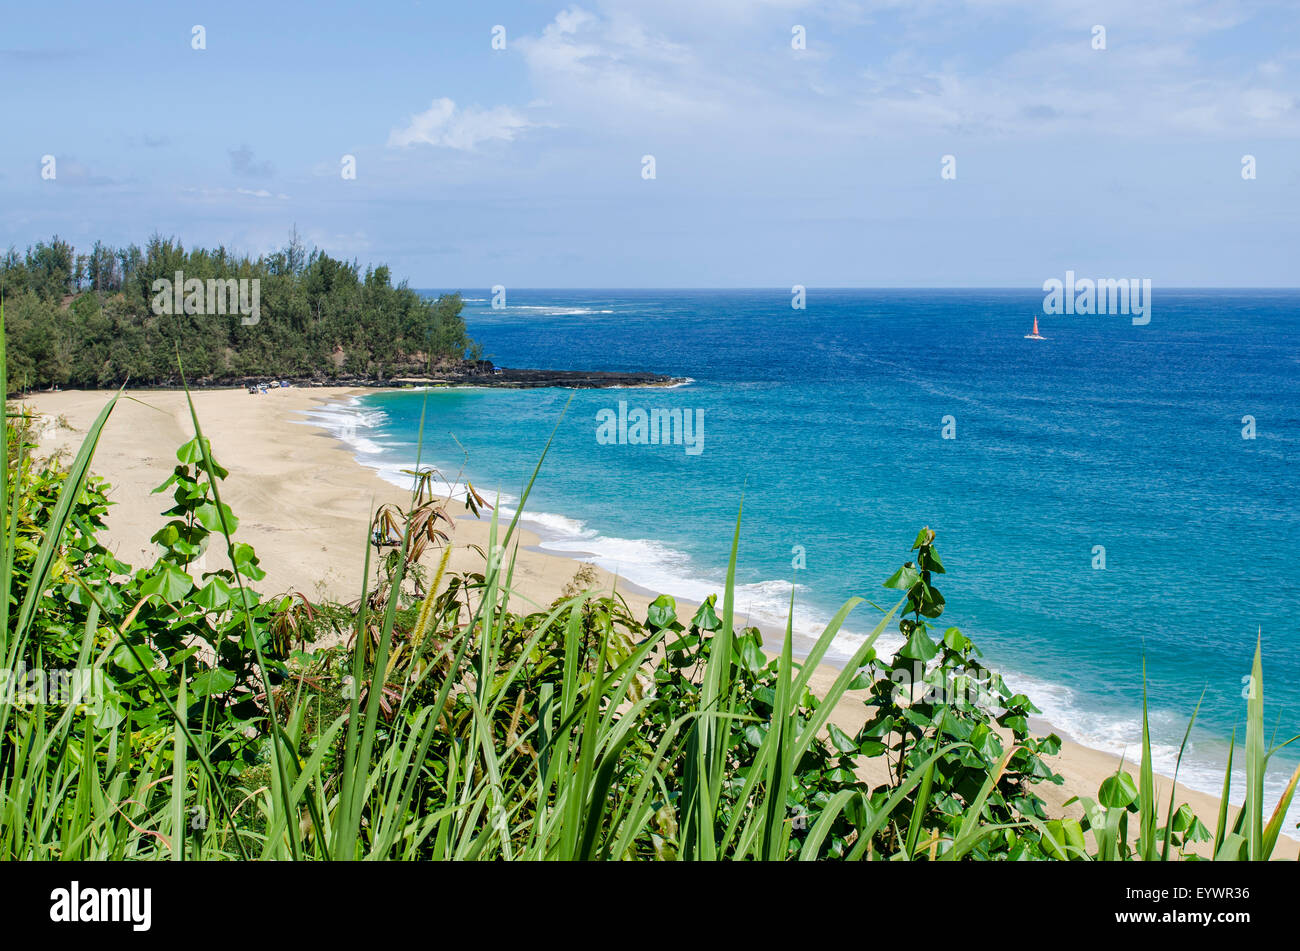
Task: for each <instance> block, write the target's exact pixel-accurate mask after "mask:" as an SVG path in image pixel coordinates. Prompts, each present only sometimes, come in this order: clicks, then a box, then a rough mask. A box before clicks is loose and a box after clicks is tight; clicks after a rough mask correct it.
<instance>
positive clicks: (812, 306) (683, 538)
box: [322, 289, 1300, 791]
mask: <svg viewBox="0 0 1300 951" xmlns="http://www.w3.org/2000/svg"><path fill="white" fill-rule="evenodd" d="M1042 297H1043V295H1042V293H1041V292H1036V291H969V290H966V291H959V290H954V291H929V290H927V291H850V290H834V291H830V290H826V291H819V290H816V289H813V290H811V291H810V292H809V296H808V303H807V309H806V310H802V311H800V310H793V309H792V308H791V306H790V300H791V298H790V295H789V294H788V293H786V292H784V291H782V290H771V291H765V290H754V291H536V292H529V291H520V290H511V291H510V296H509V305H510V306H509V307H507V308H506V309H505V310H502V311H494V310H492V309H491V308H490V307H489V306H488V305H487V302H486V301H483V300H475V301H471V302H470V303H469V304H468V306H467V309H466V318H467V321H468V324H469V329H470V333H471V335H472V336H474V337H475V338H476V339H478V340H480V341H481V342H483V343H484V345H485V349H486V355H487V356H489V357H490V358H491V359H493V360H495V361H496V362H497V363H498V364H501V365H505V366H512V367H544V368H551V369H603V370H621V369H626V370H654V371H658V372H662V373H668V374H672V375H675V376H685V377H689V378H691V379H692V381H693V382H691V383H690V384H689V385H686V386H683V387H681V388H677V389H671V390H663V389H632V390H607V391H578V392H576V393H570V392H569V391H562V390H552V389H546V390H535V391H505V390H483V389H456V390H451V391H432V392H429V393H428V394H427V400H428V417H429V418H428V422H427V425H426V431H425V457H426V461H428V462H431V463H433V464H435V465H437V466H439V467H440V468H441V469H442V470H443V471H444V472H445V473H446V474H447V475H448V476H454V475H455V473H456V472H457V471H459V470H460V468H461V467H462V465H463V467H464V469H465V472H466V473H467V474H468V476H469V477H470V478H471V479H472V480H473V481H474V482H475V484H476V485H477V486H478V487H480V489H485V490H489V491H490V492H496V491H497V490H499V491H500V492H501V493H502V499H503V501H504V502H506V503H507V508H509V505H508V503H509V502H510V501H512V500H513V499H515V498H517V497H518V495H519V492H520V490H521V488H522V486H523V484H524V482H525V481H526V479H527V476H528V474H529V473H530V472H531V470H532V467H533V465H534V464H535V463H536V460H537V458H538V457H539V455H540V454H541V451H542V447H543V446H544V444H545V442H546V440H547V438H548V437H549V436H550V434H551V432H552V430H553V429H555V427H556V423H557V420H559V419H560V414H561V412H562V410H563V408H564V405H565V403H566V401H568V400H569V399H570V397H571V396H572V403H571V405H570V406H569V409H568V413H567V415H566V416H565V417H564V419H563V421H562V422H560V424H559V427H558V430H556V436H555V442H554V444H553V446H552V449H551V453H550V456H549V457H548V458H547V460H546V464H545V466H544V467H543V470H542V475H541V478H540V480H539V482H538V485H537V486H536V488H535V490H534V495H533V497H532V498H531V499H530V502H529V510H530V512H531V513H532V516H533V518H534V519H535V520H536V522H535V523H534V524H533V526H532V527H533V528H535V529H536V530H538V531H539V532H540V533H541V534H542V537H543V539H544V547H546V548H547V549H549V550H553V551H557V552H563V553H570V554H574V555H578V556H582V557H589V558H590V559H591V560H594V561H597V562H598V563H600V564H601V565H603V566H605V567H607V568H611V569H613V570H616V571H618V572H620V573H621V574H622V575H623V576H624V577H626V578H627V579H629V580H630V581H632V582H634V583H636V584H638V585H641V586H643V587H646V588H651V589H654V590H661V591H668V592H671V593H675V594H679V595H682V596H686V597H690V598H699V597H702V596H703V595H704V594H707V593H709V592H711V591H715V590H717V589H718V587H719V586H720V584H721V581H722V578H723V576H724V571H725V566H726V559H727V552H728V548H729V545H730V540H731V533H732V528H733V525H734V521H735V517H736V511H737V508H738V506H739V505H740V503H741V499H742V495H743V498H744V505H745V510H744V511H745V517H744V523H743V528H742V537H741V549H740V566H739V571H738V574H739V583H740V585H741V586H742V587H741V588H740V592H739V599H738V603H739V608H740V610H741V611H742V612H744V613H746V614H748V615H749V617H750V618H751V620H753V621H755V622H768V623H774V624H780V623H782V622H783V619H784V616H785V609H786V604H787V602H788V596H789V585H790V583H791V581H792V580H793V581H794V582H795V583H796V599H797V602H798V608H797V615H796V618H797V621H798V623H797V629H798V630H799V631H800V633H801V634H802V635H803V636H804V637H809V636H813V635H815V634H816V633H817V631H818V629H819V628H818V625H819V623H820V622H823V621H824V620H825V619H826V618H828V617H829V616H830V615H831V614H832V613H833V612H834V610H835V609H836V608H838V606H839V605H840V604H841V603H842V602H843V601H844V600H845V599H846V598H848V597H850V596H851V595H855V594H860V595H864V596H866V597H867V598H869V599H872V600H875V601H877V602H880V601H883V600H884V599H885V597H886V594H887V592H885V590H884V589H882V588H881V587H880V583H881V581H883V580H884V579H885V578H886V577H887V576H888V575H889V574H890V573H891V572H892V571H893V570H894V569H895V568H896V567H897V566H898V565H899V564H900V563H901V562H902V561H904V560H905V559H906V558H907V557H908V550H909V548H910V545H911V542H912V540H913V538H914V536H915V535H916V532H917V530H918V529H919V528H920V527H921V526H922V525H929V526H930V527H931V528H933V529H934V530H935V531H936V532H937V534H938V538H937V544H938V547H939V551H940V552H941V554H942V556H943V559H944V563H945V565H946V566H947V568H948V574H947V575H946V576H945V577H944V578H943V579H941V580H942V583H941V586H940V587H941V590H942V591H943V593H944V595H945V597H946V598H947V603H948V611H947V612H946V613H945V615H944V617H943V621H944V622H946V623H947V624H955V625H957V626H959V627H961V628H962V629H963V631H965V632H966V633H967V634H968V635H970V636H972V637H973V638H974V639H975V640H976V642H977V643H978V644H979V645H980V646H981V648H982V649H983V650H984V653H985V656H986V659H987V660H988V661H989V662H990V664H991V665H992V666H994V667H996V668H998V669H999V670H1001V671H1002V672H1003V673H1004V674H1005V675H1006V676H1007V678H1008V680H1010V682H1011V683H1012V684H1013V685H1016V686H1019V687H1021V688H1022V689H1024V690H1025V691H1026V692H1028V693H1029V694H1030V695H1031V696H1032V697H1033V698H1034V700H1035V702H1036V703H1037V704H1038V705H1039V706H1040V707H1041V708H1042V709H1043V712H1044V716H1045V717H1046V718H1047V719H1048V720H1050V721H1051V722H1052V723H1053V724H1055V725H1056V726H1057V727H1059V728H1060V729H1062V730H1064V731H1066V732H1068V733H1069V734H1071V735H1072V736H1074V737H1075V738H1077V739H1079V740H1081V741H1082V742H1085V743H1088V744H1090V745H1093V746H1096V747H1099V748H1103V749H1108V750H1113V751H1116V752H1119V751H1126V752H1127V755H1128V757H1129V758H1130V759H1134V758H1136V753H1137V750H1136V749H1135V748H1134V744H1136V743H1138V742H1139V741H1140V727H1139V722H1140V721H1139V720H1138V716H1139V713H1140V705H1141V688H1142V681H1141V672H1142V661H1143V658H1144V657H1145V659H1146V663H1147V671H1148V678H1149V689H1150V693H1151V702H1152V708H1153V717H1152V724H1153V730H1154V732H1155V737H1154V739H1155V742H1156V744H1157V749H1156V750H1155V751H1154V758H1155V760H1156V765H1157V767H1158V768H1161V769H1163V770H1164V771H1166V772H1168V771H1171V770H1172V767H1173V757H1174V755H1175V753H1176V749H1177V745H1178V743H1179V741H1180V740H1181V738H1182V732H1183V729H1184V727H1185V725H1186V721H1187V717H1188V716H1189V715H1190V713H1191V711H1192V709H1193V708H1194V707H1195V705H1196V702H1197V700H1198V698H1199V697H1200V696H1201V693H1202V691H1204V694H1205V699H1204V704H1203V706H1202V711H1201V715H1200V719H1199V721H1198V722H1200V723H1201V724H1202V725H1203V729H1201V730H1200V731H1199V732H1198V733H1197V734H1195V735H1194V743H1193V747H1192V750H1191V763H1190V765H1189V764H1188V763H1185V764H1184V772H1183V773H1182V774H1181V778H1184V779H1186V780H1188V781H1189V782H1191V783H1192V784H1194V785H1198V786H1200V787H1202V788H1205V789H1207V790H1210V791H1217V790H1218V788H1219V783H1220V782H1221V781H1222V771H1221V763H1222V761H1223V757H1224V753H1225V749H1226V738H1227V736H1228V734H1229V733H1230V732H1231V731H1232V729H1233V728H1234V726H1235V725H1238V724H1239V723H1241V722H1242V721H1243V720H1244V712H1245V702H1244V700H1243V699H1242V678H1243V677H1244V676H1245V675H1246V674H1247V673H1248V672H1249V665H1250V660H1251V653H1252V650H1253V646H1254V641H1255V636H1256V632H1257V630H1258V631H1262V636H1263V651H1264V670H1265V679H1266V692H1265V697H1266V704H1267V714H1268V716H1269V718H1270V719H1269V722H1270V723H1271V724H1276V725H1277V727H1278V735H1279V738H1281V737H1286V736H1290V735H1292V734H1294V733H1296V732H1300V651H1297V649H1296V646H1295V645H1296V639H1297V635H1300V623H1298V622H1300V606H1298V605H1297V600H1296V598H1297V593H1298V592H1300V584H1298V581H1300V571H1298V570H1297V567H1296V563H1295V559H1296V558H1297V556H1298V555H1300V514H1298V512H1300V509H1298V507H1297V505H1296V502H1295V492H1296V488H1297V474H1296V473H1297V468H1296V464H1297V461H1298V460H1300V452H1298V450H1300V372H1298V371H1300V292H1295V291H1268V292H1260V291H1240V292H1239V291H1160V290H1159V289H1157V292H1156V296H1155V299H1154V302H1153V307H1152V313H1151V321H1150V323H1149V324H1147V325H1145V326H1134V325H1133V324H1132V322H1131V320H1130V319H1129V318H1128V317H1126V316H1068V317H1066V316H1060V317H1046V316H1043V313H1042ZM1035 314H1037V315H1038V316H1039V318H1040V319H1039V326H1040V330H1041V332H1042V334H1043V335H1044V336H1046V337H1047V338H1048V339H1047V340H1045V341H1033V340H1026V339H1024V335H1025V334H1027V333H1029V332H1030V327H1031V324H1032V321H1033V318H1034V316H1035ZM425 399H426V394H425V393H423V392H406V393H377V394H375V395H372V396H367V397H365V398H363V399H362V400H361V401H360V402H359V403H358V404H357V405H355V406H351V407H344V408H337V409H335V410H333V411H331V412H330V413H327V414H325V416H324V417H322V419H323V420H324V421H326V422H328V423H330V424H331V425H333V426H335V427H336V429H338V430H340V431H342V430H347V432H349V433H352V432H353V430H351V429H348V426H349V425H352V426H355V427H356V428H355V436H354V438H353V442H354V444H355V447H356V449H357V452H358V457H359V458H361V459H362V461H364V462H367V463H368V464H371V465H375V466H377V467H378V468H380V469H381V471H382V472H384V473H386V474H387V476H388V477H390V478H393V479H394V481H400V478H401V477H400V476H399V475H398V474H397V470H398V469H399V468H401V467H402V466H406V465H409V464H410V463H412V462H413V461H414V455H415V448H414V447H415V443H416V429H417V428H418V422H419V419H420V412H421V408H422V406H423V405H424V401H425ZM620 400H623V401H626V403H627V404H628V407H629V409H632V408H636V407H641V408H643V409H646V410H650V409H681V410H683V411H688V412H690V413H691V414H692V419H694V418H695V415H694V414H696V412H697V411H702V419H703V441H702V443H700V444H699V449H700V451H699V452H698V453H696V452H693V451H692V452H688V451H686V450H687V447H686V446H684V445H630V444H622V445H619V444H603V443H602V442H601V441H599V440H598V438H597V418H598V413H600V411H602V410H613V411H617V408H618V403H619V401H620ZM1244 416H1252V417H1253V418H1254V420H1255V427H1256V438H1254V439H1243V438H1242V430H1243V425H1244V424H1243V417H1244ZM945 417H951V418H952V424H951V425H950V427H949V429H950V431H953V429H954V427H955V438H952V439H944V438H943V429H944V419H945ZM357 424H359V425H357ZM453 436H454V437H455V438H454V439H453V438H452V437H453ZM461 446H463V447H464V451H465V452H466V453H467V454H468V455H467V457H465V456H463V455H462V449H461V448H460V447H461ZM795 546H801V548H802V551H803V552H804V559H805V563H806V568H805V569H803V570H800V571H798V572H797V575H796V572H795V571H794V569H793V567H792V562H793V560H794V558H795V554H796V551H795ZM1097 546H1102V547H1104V550H1105V551H1104V554H1105V567H1104V568H1098V567H1094V565H1096V564H1098V559H1097ZM891 603H892V602H891ZM860 610H862V609H860ZM873 613H874V612H872V611H871V610H870V609H869V608H868V609H866V610H865V611H862V613H860V614H858V613H855V615H853V616H852V617H851V619H850V624H849V628H850V630H851V631H854V632H861V631H865V630H869V629H870V628H871V626H872V625H873V624H874V623H875V617H874V616H873ZM853 641H854V638H853V636H852V635H851V634H849V635H846V636H845V638H844V640H843V642H842V643H841V645H840V649H839V656H841V657H843V656H845V655H846V654H847V653H849V652H850V651H851V650H852V645H853ZM805 643H806V641H805ZM1295 762H1296V760H1295V758H1294V757H1292V756H1283V757H1282V758H1281V759H1280V760H1279V763H1278V768H1277V770H1276V774H1277V775H1276V776H1274V777H1273V779H1272V781H1271V783H1270V786H1273V787H1277V786H1278V785H1279V784H1280V783H1281V782H1282V778H1281V777H1282V774H1283V770H1284V769H1285V770H1286V772H1287V773H1289V770H1290V769H1291V768H1294V763H1295ZM1287 764H1290V765H1289V766H1288V765H1287Z"/></svg>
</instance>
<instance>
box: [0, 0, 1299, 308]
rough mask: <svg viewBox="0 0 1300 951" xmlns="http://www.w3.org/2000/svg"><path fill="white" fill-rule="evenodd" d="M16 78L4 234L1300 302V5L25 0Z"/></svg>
mask: <svg viewBox="0 0 1300 951" xmlns="http://www.w3.org/2000/svg"><path fill="white" fill-rule="evenodd" d="M498 24H499V25H501V26H504V27H505V32H506V48H505V49H504V50H494V49H493V48H492V29H493V27H494V26H496V25H498ZM195 25H202V26H203V27H204V29H205V31H206V49H204V50H194V49H192V48H191V36H192V28H193V27H194V26H195ZM796 25H798V26H802V27H804V30H805V32H806V37H807V39H806V49H804V50H795V49H792V46H791V39H792V30H793V28H794V27H795V26H796ZM1095 25H1101V26H1104V27H1105V30H1106V49H1105V50H1094V49H1093V48H1092V38H1093V27H1094V26H1095ZM0 80H2V81H3V85H4V89H5V91H6V96H5V101H6V108H5V110H4V119H3V124H4V135H3V136H0V246H9V245H16V246H17V247H19V248H23V247H25V246H26V245H28V244H30V243H32V242H34V241H36V240H38V239H42V238H48V237H49V236H50V235H51V234H54V233H56V232H57V233H58V234H59V235H60V236H61V237H63V238H64V239H66V240H70V241H72V242H73V243H74V244H75V245H77V247H78V248H79V249H88V248H89V246H90V244H91V243H92V242H93V240H94V239H95V238H97V237H98V238H102V239H104V240H106V241H109V242H111V243H114V244H120V243H126V242H130V241H136V242H140V243H143V242H144V241H145V240H146V239H147V238H148V236H149V235H150V234H152V233H154V232H155V231H157V232H161V233H163V234H167V235H175V236H176V237H179V238H180V239H181V240H182V241H183V242H184V243H185V244H187V245H195V244H203V245H215V244H224V245H226V246H227V247H231V248H235V249H238V250H241V251H246V252H249V253H253V254H256V253H261V252H264V251H267V250H270V249H272V248H275V247H278V246H281V245H283V244H284V243H285V241H286V239H287V237H288V234H289V231H290V229H291V228H292V227H294V226H295V225H296V227H297V228H298V230H299V232H300V233H301V234H302V236H303V237H304V238H305V239H306V240H307V241H308V242H309V243H311V244H314V245H316V246H318V247H321V248H323V249H325V250H327V251H328V252H330V253H331V254H333V255H335V256H338V257H342V258H346V259H354V258H355V259H357V260H359V261H361V262H362V263H363V264H364V263H366V262H386V263H388V264H389V265H390V266H391V267H392V268H393V271H394V274H395V275H397V276H399V277H406V278H407V279H408V280H409V281H410V283H411V284H412V285H413V286H416V287H437V288H461V289H465V290H466V291H471V290H472V291H478V290H482V289H484V288H486V287H488V286H490V285H493V284H503V285H506V286H507V287H512V286H513V287H656V286H663V287H725V286H764V287H783V286H790V285H793V284H804V285H808V286H830V285H838V286H966V285H971V286H975V285H984V286H1033V287H1038V286H1041V284H1042V282H1043V281H1044V280H1046V279H1047V278H1050V277H1054V276H1055V277H1060V276H1062V275H1063V274H1064V272H1065V271H1066V270H1067V269H1072V270H1074V271H1076V272H1077V273H1079V274H1081V275H1084V274H1086V275H1092V276H1108V277H1110V276H1113V277H1134V278H1150V279H1151V280H1152V281H1153V283H1154V284H1155V285H1156V286H1162V285H1163V286H1174V285H1181V286H1188V285H1201V286H1255V285H1258V286H1266V285H1268V286H1278V285H1284V286H1294V285H1296V284H1300V277H1298V275H1300V271H1298V270H1297V266H1296V261H1297V259H1298V255H1297V253H1296V252H1297V249H1298V248H1300V240H1297V239H1298V238H1300V221H1298V220H1297V214H1296V211H1297V209H1298V208H1300V148H1297V144H1298V139H1300V6H1298V5H1297V4H1296V2H1295V0H1282V2H1263V0H1261V2H1250V0H1240V2H1223V0H1142V2H1140V3H1137V2H1133V0H1098V2H1093V3H1086V2H1085V3H1080V2H1063V0H973V2H964V3H959V2H940V0H912V2H901V0H864V2H851V0H831V2H800V0H625V2H608V3H606V2H597V0H584V2H582V3H579V4H559V3H540V2H524V3H505V2H491V0H487V2H473V3H455V4H453V3H434V2H430V0H424V2H400V0H399V2H391V3H390V2H376V3H369V4H357V3H332V2H313V3H310V4H308V3H278V4H271V3H243V2H230V0H223V2H221V3H188V2H169V3H162V2H159V3H131V2H123V3H113V4H107V3H103V2H102V0H95V2H83V3H58V2H45V3H40V4H23V5H21V6H19V5H16V4H10V5H7V6H6V9H5V12H4V13H3V16H0ZM345 154H350V155H354V156H355V157H356V169H357V175H356V179H355V180H344V179H343V178H342V177H341V175H340V167H341V160H342V156H344V155H345ZM647 154H649V155H653V156H654V157H655V171H656V177H655V178H654V179H653V180H645V179H644V178H643V177H642V156H643V155H647ZM1246 154H1250V155H1253V156H1255V160H1256V167H1257V178H1256V179H1255V180H1253V181H1247V180H1243V178H1242V175H1241V162H1242V156H1243V155H1246ZM44 155H53V156H55V159H56V163H57V164H56V174H57V177H56V178H55V179H54V180H53V181H49V180H44V179H42V177H41V162H42V157H43V156H44ZM944 155H952V156H955V158H956V172H957V175H956V178H955V179H954V180H944V179H943V178H941V176H940V170H941V161H942V157H943V156H944Z"/></svg>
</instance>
